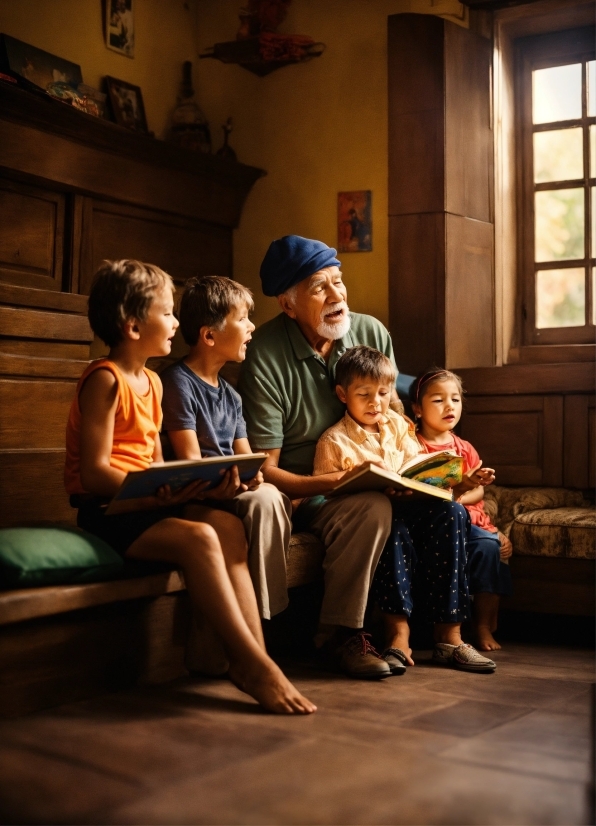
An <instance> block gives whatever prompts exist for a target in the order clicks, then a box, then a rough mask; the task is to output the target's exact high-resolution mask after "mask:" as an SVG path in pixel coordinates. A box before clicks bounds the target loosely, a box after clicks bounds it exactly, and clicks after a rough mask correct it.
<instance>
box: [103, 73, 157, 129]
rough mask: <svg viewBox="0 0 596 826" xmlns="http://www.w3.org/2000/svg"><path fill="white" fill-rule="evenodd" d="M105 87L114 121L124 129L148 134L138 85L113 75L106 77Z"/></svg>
mask: <svg viewBox="0 0 596 826" xmlns="http://www.w3.org/2000/svg"><path fill="white" fill-rule="evenodd" d="M106 88H107V92H108V99H109V101H110V107H111V109H112V113H113V115H114V120H115V121H116V123H117V124H118V125H119V126H124V127H126V129H131V130H133V131H134V132H141V133H142V134H144V135H148V134H149V130H148V128H147V118H146V117H145V107H144V106H143V95H142V94H141V88H140V86H133V84H132V83H127V82H126V81H125V80H118V79H117V78H115V77H106Z"/></svg>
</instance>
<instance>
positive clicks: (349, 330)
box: [239, 235, 394, 679]
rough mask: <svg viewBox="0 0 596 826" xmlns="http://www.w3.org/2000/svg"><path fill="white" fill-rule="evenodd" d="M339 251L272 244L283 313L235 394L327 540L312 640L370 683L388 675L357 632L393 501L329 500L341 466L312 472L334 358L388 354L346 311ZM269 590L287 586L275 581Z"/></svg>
mask: <svg viewBox="0 0 596 826" xmlns="http://www.w3.org/2000/svg"><path fill="white" fill-rule="evenodd" d="M335 255H336V251H335V250H334V249H332V248H330V247H328V246H326V244H323V243H321V242H320V241H313V240H310V239H307V238H302V237H300V236H298V235H288V236H285V237H284V238H280V239H279V240H277V241H274V242H273V243H272V244H271V246H270V247H269V250H268V251H267V254H266V255H265V258H264V260H263V264H262V266H261V281H262V286H263V292H264V293H265V295H268V296H277V299H278V301H279V304H280V307H281V309H282V312H281V313H280V314H279V315H278V316H276V317H275V318H274V319H272V320H271V321H269V322H267V323H266V324H264V325H263V326H262V327H261V328H259V329H258V330H257V331H256V333H255V334H254V336H253V340H252V343H251V344H250V346H249V348H248V352H247V357H246V362H245V363H244V365H243V368H242V373H241V377H240V385H239V390H240V393H241V395H242V401H243V408H244V412H245V416H246V421H247V425H248V434H249V439H250V443H251V445H252V447H253V449H254V450H259V451H260V450H264V451H267V452H268V453H269V458H268V459H267V461H266V463H265V465H264V468H263V471H264V475H265V479H266V481H267V482H271V483H273V484H274V485H276V486H277V487H278V488H279V489H280V490H281V491H282V492H283V493H285V494H286V495H287V496H289V497H290V499H292V500H297V499H298V500H300V499H302V500H304V501H303V502H302V504H301V505H300V506H299V508H298V510H297V512H296V514H295V518H296V519H295V521H297V522H299V523H300V527H302V528H304V527H308V530H310V531H312V532H313V533H315V534H316V535H318V536H319V537H320V538H321V539H322V541H323V542H324V544H325V548H326V555H325V564H324V567H325V595H324V598H323V606H322V609H321V617H320V622H321V624H320V626H319V633H318V634H317V637H316V640H315V642H316V643H317V644H318V645H322V644H323V643H325V642H328V643H329V647H330V648H331V650H332V651H333V653H334V654H335V657H336V660H337V663H338V665H339V666H340V668H341V669H342V670H343V671H344V672H346V673H347V674H350V675H351V676H354V677H362V678H369V679H376V678H383V677H387V676H389V674H390V673H391V671H390V668H389V666H388V664H387V663H386V662H385V661H384V660H383V659H382V658H380V657H379V655H378V654H377V653H376V652H375V651H374V649H373V648H372V646H370V644H369V643H368V640H367V638H366V636H365V635H364V634H363V633H362V631H361V629H362V626H363V622H364V612H365V609H366V603H367V598H368V591H369V588H370V585H371V582H372V578H373V574H374V571H375V568H376V565H377V562H378V559H379V556H380V554H381V551H382V550H383V547H384V545H385V542H386V540H387V538H388V536H389V532H390V529H391V516H392V512H391V502H390V500H389V499H388V497H387V496H385V495H383V494H381V493H376V492H367V493H360V494H356V495H353V496H347V497H338V498H332V499H329V500H326V499H325V498H324V497H325V494H327V493H328V492H329V491H330V490H332V488H333V487H334V486H335V485H336V484H337V482H338V481H339V480H340V479H341V477H342V476H343V472H342V473H329V474H325V475H322V476H316V477H313V476H312V475H311V474H312V469H313V460H314V454H315V447H316V444H317V440H318V438H319V436H321V434H322V433H323V431H325V430H326V429H327V428H328V427H331V425H333V424H335V423H336V422H337V421H338V420H339V419H340V418H341V417H342V416H343V414H344V408H343V405H342V404H341V403H340V401H339V400H338V398H337V396H336V395H335V389H334V381H333V378H334V370H335V365H336V363H337V361H338V359H339V358H340V356H341V355H342V354H343V353H344V352H345V351H346V350H347V349H348V348H350V347H354V346H356V345H357V344H367V345H369V346H371V347H375V348H377V349H378V350H381V351H382V352H383V353H385V354H386V355H387V356H388V357H389V358H390V359H391V360H392V361H394V358H393V348H392V345H391V339H390V337H389V333H388V332H387V330H386V329H385V327H384V326H383V325H382V324H381V323H380V322H379V321H377V320H376V319H375V318H372V317H371V316H367V315H360V314H357V313H349V311H348V305H347V303H346V287H345V285H344V283H343V280H342V274H341V271H340V269H339V267H340V262H339V261H338V260H337V258H336V257H335ZM269 587H270V588H272V589H279V588H283V587H285V583H280V581H279V577H278V578H277V581H275V582H274V581H271V582H270V583H269Z"/></svg>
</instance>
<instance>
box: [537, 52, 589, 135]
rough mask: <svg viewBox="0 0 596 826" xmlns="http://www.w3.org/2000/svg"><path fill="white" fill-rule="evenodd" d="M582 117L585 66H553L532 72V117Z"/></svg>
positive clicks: (549, 119) (539, 120)
mask: <svg viewBox="0 0 596 826" xmlns="http://www.w3.org/2000/svg"><path fill="white" fill-rule="evenodd" d="M581 116H582V65H581V63H572V64H570V65H568V66H554V67H552V68H550V69H536V70H535V71H534V72H532V120H533V121H534V123H553V122H554V121H558V120H573V119H574V118H581Z"/></svg>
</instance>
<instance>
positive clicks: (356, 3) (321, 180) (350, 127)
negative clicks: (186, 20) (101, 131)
mask: <svg viewBox="0 0 596 826" xmlns="http://www.w3.org/2000/svg"><path fill="white" fill-rule="evenodd" d="M240 5H241V3H240V0H199V5H198V18H197V23H198V29H197V30H198V44H199V47H200V49H201V51H203V50H205V49H206V48H208V47H209V46H212V45H213V44H214V43H219V42H222V41H226V40H233V39H234V37H235V34H236V30H237V28H238V17H237V12H238V8H239V6H240ZM409 11H412V12H423V13H424V12H426V13H433V14H444V15H445V16H446V17H449V19H452V20H454V21H455V22H459V23H461V24H463V25H467V21H466V19H465V17H464V16H463V7H462V6H461V5H460V3H458V2H457V0H325V2H321V0H294V2H293V4H292V6H290V9H289V14H288V17H287V18H286V20H285V21H284V23H283V24H282V26H281V27H280V32H288V33H289V32H292V33H299V34H307V35H310V36H311V37H312V38H314V39H315V40H317V41H322V42H324V43H325V44H326V45H327V49H326V51H325V52H324V54H323V56H322V57H320V58H316V59H315V60H311V61H310V62H309V63H305V64H302V65H299V66H289V67H286V68H283V69H280V70H278V71H275V72H273V73H272V74H270V75H268V76H267V77H264V78H259V77H256V76H255V75H252V74H250V73H249V72H247V71H246V70H245V69H242V68H240V67H238V66H233V65H224V64H222V63H219V62H218V61H215V60H201V61H200V62H199V64H198V67H197V69H196V72H195V78H196V83H195V87H196V89H197V92H198V95H199V100H200V103H201V105H202V107H203V109H204V110H205V113H206V115H207V117H208V119H209V120H210V122H211V129H212V134H213V137H214V143H215V145H216V146H219V144H220V143H221V131H220V130H219V125H220V124H222V123H223V122H224V121H225V119H226V118H227V117H228V115H231V116H232V117H233V119H234V132H233V134H232V137H231V141H230V143H231V145H232V146H233V148H234V149H235V150H236V152H237V154H238V158H239V160H241V161H243V162H244V163H248V164H252V165H254V166H259V167H262V168H263V169H266V170H267V173H268V174H267V177H266V178H263V179H261V180H260V181H258V182H257V183H256V184H255V187H254V189H253V191H252V192H251V194H250V195H249V198H248V201H247V204H246V207H245V209H244V213H243V217H242V221H241V225H240V228H239V230H238V231H237V232H236V238H235V277H236V278H237V279H238V280H239V281H242V282H243V283H245V284H247V285H248V286H250V287H251V288H252V289H253V290H254V291H255V295H256V298H257V308H256V314H255V321H256V322H257V323H261V322H262V321H264V320H266V319H267V318H269V317H271V316H272V315H273V314H275V313H276V312H277V304H276V302H275V300H274V299H265V298H263V297H262V294H261V291H260V284H259V278H258V272H259V265H260V261H261V259H262V257H263V254H264V253H265V251H266V249H267V246H268V244H269V243H270V241H271V240H273V239H274V238H277V237H279V236H281V235H286V234H292V233H296V234H298V235H305V236H307V237H311V238H319V239H321V240H322V241H325V242H326V243H328V244H329V245H330V246H335V244H336V238H337V230H336V199H337V193H338V192H341V191H349V190H358V189H371V190H372V192H373V251H372V252H359V253H343V254H342V255H341V260H342V264H343V271H344V276H345V280H346V283H347V285H348V297H349V302H350V306H351V307H352V309H354V310H356V311H359V312H365V313H370V314H372V315H375V316H377V317H378V318H379V319H381V320H382V321H384V322H387V315H388V313H387V298H388V286H387V285H388V254H387V233H388V220H387V68H386V66H387V48H386V41H387V16H388V15H390V14H396V13H399V12H409ZM449 12H451V13H454V14H452V16H450V15H449Z"/></svg>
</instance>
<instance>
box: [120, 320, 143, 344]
mask: <svg viewBox="0 0 596 826" xmlns="http://www.w3.org/2000/svg"><path fill="white" fill-rule="evenodd" d="M122 334H123V336H124V338H128V339H130V340H131V341H138V340H139V339H140V338H141V331H140V330H139V321H138V319H137V318H127V319H126V321H125V322H124V324H123V325H122Z"/></svg>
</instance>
